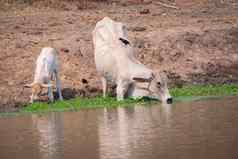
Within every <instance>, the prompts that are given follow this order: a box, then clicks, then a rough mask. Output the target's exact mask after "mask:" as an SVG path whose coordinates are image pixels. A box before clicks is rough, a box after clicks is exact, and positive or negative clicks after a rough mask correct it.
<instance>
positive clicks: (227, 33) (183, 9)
mask: <svg viewBox="0 0 238 159" xmlns="http://www.w3.org/2000/svg"><path fill="white" fill-rule="evenodd" d="M164 2H166V3H167V2H168V1H164ZM174 3H175V4H174ZM170 4H172V2H170ZM87 5H90V4H87ZM91 5H92V6H91V7H88V9H81V7H79V6H77V5H75V4H74V3H73V4H67V5H64V7H60V8H57V7H54V8H50V7H45V6H37V5H29V6H24V7H14V8H11V9H9V10H7V9H1V11H0V111H15V110H18V108H19V106H22V105H23V104H24V103H26V102H27V101H29V95H30V90H28V89H23V85H24V84H26V83H30V82H32V80H33V74H34V67H35V61H36V58H37V56H38V54H39V52H40V50H41V48H42V47H45V46H51V47H55V48H56V49H57V50H58V51H59V57H60V61H61V72H60V77H61V80H62V85H63V95H64V97H65V98H72V97H75V96H94V95H98V94H99V93H101V83H100V79H99V77H98V75H97V73H96V70H95V65H94V54H93V44H92V34H91V32H92V30H93V28H94V26H95V24H96V22H97V21H99V20H100V19H102V18H103V17H105V16H109V17H111V18H112V19H114V20H118V21H122V22H124V23H125V24H126V25H127V26H128V30H129V36H130V40H131V41H132V43H133V45H134V46H135V48H136V50H137V53H136V56H137V57H138V59H139V60H140V61H141V62H143V63H144V64H146V65H147V66H149V67H151V68H153V69H155V70H164V71H166V72H167V74H168V77H169V80H170V84H171V85H179V86H180V85H183V84H204V83H205V84H208V83H211V84H222V83H238V2H236V1H228V0H227V1H218V0H217V1H216V0H214V1H212V0H211V1H206V0H195V1H193V2H191V1H189V0H177V1H175V2H173V5H176V7H178V9H173V8H167V7H164V6H161V5H159V4H158V3H157V1H153V2H151V1H148V0H147V1H144V2H143V3H141V2H140V3H139V2H137V1H132V0H131V1H130V2H128V1H124V2H114V3H102V2H100V3H93V4H91ZM83 83H84V84H83ZM85 83H86V84H85Z"/></svg>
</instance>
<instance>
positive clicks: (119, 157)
mask: <svg viewBox="0 0 238 159" xmlns="http://www.w3.org/2000/svg"><path fill="white" fill-rule="evenodd" d="M0 159H238V97H226V98H222V99H208V100H200V101H190V102H188V101H187V102H175V103H174V104H173V105H163V106H162V105H161V104H160V103H158V104H157V105H150V106H135V107H128V108H111V109H105V108H104V109H85V110H80V111H77V112H63V113H46V114H25V115H16V116H4V117H0Z"/></svg>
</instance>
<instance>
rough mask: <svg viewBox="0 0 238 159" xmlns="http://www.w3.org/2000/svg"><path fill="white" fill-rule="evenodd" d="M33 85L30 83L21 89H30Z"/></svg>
mask: <svg viewBox="0 0 238 159" xmlns="http://www.w3.org/2000/svg"><path fill="white" fill-rule="evenodd" d="M33 85H34V83H31V84H25V85H24V86H23V87H25V88H31V87H32V86H33Z"/></svg>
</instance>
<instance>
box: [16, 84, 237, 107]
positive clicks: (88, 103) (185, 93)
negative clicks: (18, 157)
mask: <svg viewBox="0 0 238 159" xmlns="http://www.w3.org/2000/svg"><path fill="white" fill-rule="evenodd" d="M170 92H171V95H172V96H173V97H175V100H176V99H181V97H196V96H228V95H238V85H220V86H214V85H207V86H185V87H182V88H172V89H171V90H170ZM149 102H151V101H148V100H145V99H141V100H133V99H126V100H124V101H120V102H118V101H116V99H115V98H113V97H107V98H102V97H96V98H75V99H71V100H67V101H56V102H54V103H49V104H47V103H34V104H29V105H27V106H26V107H24V108H23V109H22V110H21V111H22V112H45V111H65V110H78V109H82V108H100V107H117V106H131V105H134V104H147V103H149ZM153 102H154V101H153Z"/></svg>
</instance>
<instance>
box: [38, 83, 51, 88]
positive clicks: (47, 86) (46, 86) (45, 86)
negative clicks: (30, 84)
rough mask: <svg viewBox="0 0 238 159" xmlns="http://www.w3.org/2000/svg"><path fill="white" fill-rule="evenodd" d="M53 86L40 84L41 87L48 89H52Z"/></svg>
mask: <svg viewBox="0 0 238 159" xmlns="http://www.w3.org/2000/svg"><path fill="white" fill-rule="evenodd" d="M52 86H53V85H52V84H50V83H49V84H41V87H44V88H49V87H52Z"/></svg>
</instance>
